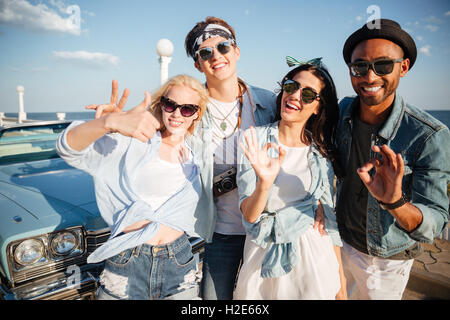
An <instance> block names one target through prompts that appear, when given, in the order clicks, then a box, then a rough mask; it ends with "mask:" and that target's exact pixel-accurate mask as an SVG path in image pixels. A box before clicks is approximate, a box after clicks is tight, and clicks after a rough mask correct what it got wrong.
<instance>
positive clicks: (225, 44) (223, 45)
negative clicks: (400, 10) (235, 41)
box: [195, 41, 231, 61]
mask: <svg viewBox="0 0 450 320" xmlns="http://www.w3.org/2000/svg"><path fill="white" fill-rule="evenodd" d="M214 48H216V49H217V50H218V51H219V52H220V53H221V54H227V53H228V52H229V51H230V49H231V42H230V41H222V42H219V43H218V44H216V45H215V46H214V47H204V48H200V49H198V50H197V52H196V53H195V55H196V56H197V54H198V55H199V56H200V58H202V60H203V61H206V60H209V59H211V57H212V56H213V54H214V52H213V51H214Z"/></svg>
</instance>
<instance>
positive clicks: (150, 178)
mask: <svg viewBox="0 0 450 320" xmlns="http://www.w3.org/2000/svg"><path fill="white" fill-rule="evenodd" d="M193 166H194V164H193V161H192V154H191V153H190V152H189V159H188V160H187V161H186V162H184V163H183V164H181V163H172V162H168V161H165V160H162V159H160V157H159V155H158V156H156V157H155V158H153V159H152V160H150V161H149V162H148V163H146V164H145V165H143V166H142V167H140V168H139V171H140V172H138V174H136V180H135V181H134V184H135V186H136V193H137V194H138V196H139V197H140V198H141V199H142V200H144V201H146V202H147V203H148V204H150V205H151V207H152V209H153V210H156V209H158V208H159V207H160V206H161V205H162V204H163V203H164V202H165V201H166V200H168V199H169V198H170V197H171V196H172V195H173V194H175V193H176V192H177V191H178V190H179V189H180V188H181V187H182V186H183V184H184V183H185V182H186V180H187V177H189V175H190V173H191V172H192V169H193Z"/></svg>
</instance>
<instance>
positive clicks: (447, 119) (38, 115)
mask: <svg viewBox="0 0 450 320" xmlns="http://www.w3.org/2000/svg"><path fill="white" fill-rule="evenodd" d="M425 111H426V112H428V113H429V114H431V115H432V116H433V117H435V118H436V119H438V120H439V121H441V122H443V123H444V124H445V125H446V126H447V127H449V128H450V110H425ZM94 116H95V112H93V111H81V112H66V118H65V119H66V120H91V119H94ZM5 117H7V118H17V112H15V113H14V112H11V113H8V112H5ZM27 119H32V120H58V117H57V115H56V112H30V113H27Z"/></svg>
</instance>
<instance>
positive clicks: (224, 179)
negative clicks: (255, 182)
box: [213, 168, 237, 197]
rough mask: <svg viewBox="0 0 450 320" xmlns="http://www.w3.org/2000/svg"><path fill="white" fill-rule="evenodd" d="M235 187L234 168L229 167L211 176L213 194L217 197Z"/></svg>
mask: <svg viewBox="0 0 450 320" xmlns="http://www.w3.org/2000/svg"><path fill="white" fill-rule="evenodd" d="M236 187H237V184H236V169H235V168H231V169H230V170H227V171H225V172H224V173H221V174H219V175H217V176H215V177H214V178H213V190H214V196H216V197H218V196H221V195H222V194H224V193H227V192H229V191H231V190H233V189H234V188H236Z"/></svg>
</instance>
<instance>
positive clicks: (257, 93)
mask: <svg viewBox="0 0 450 320" xmlns="http://www.w3.org/2000/svg"><path fill="white" fill-rule="evenodd" d="M246 86H247V89H248V94H249V98H250V102H251V104H252V107H253V113H254V116H255V122H256V125H257V126H258V125H264V124H267V123H271V122H273V121H275V116H276V104H275V99H276V95H275V94H274V93H273V92H271V91H268V90H265V89H261V88H257V87H253V86H250V85H248V84H246ZM211 121H212V120H211V115H210V113H209V111H208V110H207V111H206V113H205V115H204V116H203V117H202V119H201V121H200V123H199V125H198V127H197V128H196V130H195V132H194V135H192V136H191V137H189V140H188V141H189V143H190V145H191V147H192V150H193V152H194V157H195V159H196V160H195V163H196V164H197V165H199V167H200V176H201V181H202V195H201V197H200V200H199V202H198V205H197V210H196V211H195V215H194V216H195V232H196V233H197V234H198V235H199V236H200V237H202V238H203V239H205V241H206V242H211V241H212V236H213V233H214V229H215V227H216V219H217V212H216V207H215V204H214V197H213V176H214V173H213V167H214V154H213V153H214V148H213V147H214V146H213V143H212V122H211Z"/></svg>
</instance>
